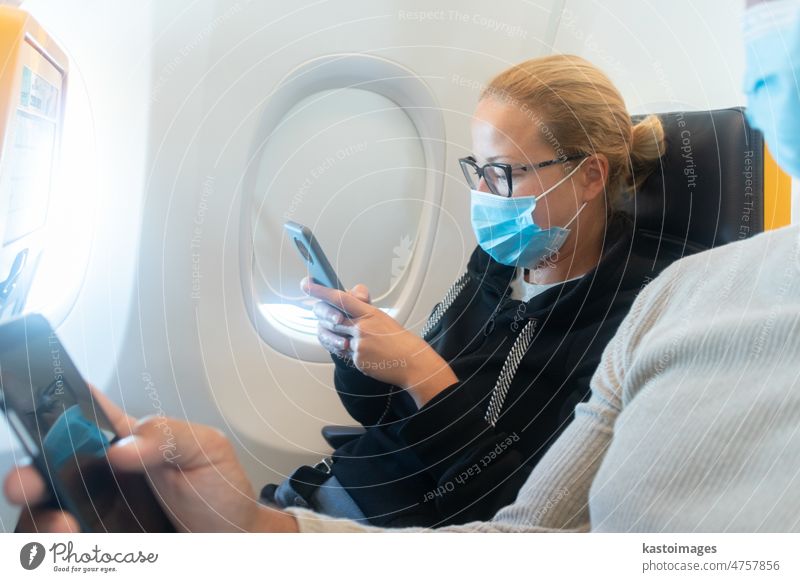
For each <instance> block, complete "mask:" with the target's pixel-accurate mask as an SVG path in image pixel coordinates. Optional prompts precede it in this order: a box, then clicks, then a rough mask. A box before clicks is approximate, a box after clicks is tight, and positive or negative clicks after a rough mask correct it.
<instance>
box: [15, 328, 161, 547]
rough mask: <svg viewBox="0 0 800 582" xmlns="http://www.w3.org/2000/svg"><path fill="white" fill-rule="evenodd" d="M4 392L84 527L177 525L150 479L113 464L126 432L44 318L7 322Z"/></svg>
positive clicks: (31, 449) (55, 488)
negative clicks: (119, 431) (113, 449)
mask: <svg viewBox="0 0 800 582" xmlns="http://www.w3.org/2000/svg"><path fill="white" fill-rule="evenodd" d="M0 393H1V394H0V396H2V400H3V401H4V408H5V410H6V415H7V417H8V419H9V422H10V424H11V426H12V427H13V428H14V430H15V432H16V433H17V434H18V436H19V437H20V440H21V441H22V443H23V445H24V446H25V448H26V449H27V450H28V453H29V454H30V455H31V457H32V458H33V459H34V461H35V463H36V465H37V468H38V469H39V471H40V472H41V473H42V476H43V477H44V479H45V482H46V483H48V485H50V489H51V491H52V492H53V494H54V498H55V499H54V500H55V502H56V504H57V505H59V506H61V507H63V508H64V509H66V510H68V511H70V512H71V513H73V514H74V515H75V517H76V518H77V519H78V521H79V523H80V524H81V528H82V529H84V530H85V531H170V528H171V526H170V525H169V521H168V520H167V518H166V516H165V515H164V514H163V512H162V510H161V508H160V506H159V505H158V503H157V501H156V499H155V497H154V496H153V494H152V491H151V490H150V489H149V486H148V485H147V483H146V480H145V479H144V477H143V476H142V475H140V474H133V473H122V472H119V471H117V472H114V471H112V470H111V467H110V465H109V463H108V461H107V458H106V455H105V453H106V449H107V448H108V446H109V445H110V444H112V443H113V442H114V441H116V440H117V438H118V437H117V435H116V433H115V432H114V428H113V426H112V425H111V422H110V421H109V419H108V417H107V416H106V415H105V414H104V413H103V411H102V409H101V408H100V405H99V403H97V402H96V401H95V400H94V399H93V398H92V394H91V392H90V391H89V388H88V386H87V385H86V383H85V382H84V381H83V378H81V376H80V374H79V373H78V371H77V369H76V368H75V366H74V364H73V363H72V360H71V359H70V358H69V356H68V355H67V353H66V351H65V350H64V348H63V346H62V345H61V342H60V341H59V340H58V337H56V335H55V333H54V332H53V331H52V330H51V328H50V326H49V324H47V322H46V321H45V320H44V318H41V317H40V316H28V317H26V318H24V319H22V320H18V321H15V322H11V323H9V324H6V325H4V326H2V327H0ZM153 528H156V529H153ZM164 528H167V529H164Z"/></svg>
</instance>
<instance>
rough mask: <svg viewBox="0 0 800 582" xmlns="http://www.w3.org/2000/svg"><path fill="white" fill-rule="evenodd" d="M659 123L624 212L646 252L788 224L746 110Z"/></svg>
mask: <svg viewBox="0 0 800 582" xmlns="http://www.w3.org/2000/svg"><path fill="white" fill-rule="evenodd" d="M659 117H660V118H661V121H662V124H663V126H664V133H665V139H666V151H665V154H664V156H663V157H662V158H661V167H660V168H658V169H656V171H655V172H653V174H651V175H650V176H649V177H648V179H647V180H646V181H645V182H644V184H643V185H642V186H641V188H640V189H639V191H638V192H637V193H636V195H635V196H629V197H628V199H627V200H626V201H625V203H624V205H623V208H622V209H623V210H624V211H625V212H627V213H629V214H630V215H631V216H633V217H634V220H635V225H636V226H635V228H636V236H638V237H640V240H642V242H643V244H645V248H647V245H648V243H649V244H650V245H651V248H652V254H653V257H659V258H660V257H665V256H666V257H669V258H670V259H671V260H676V259H678V258H680V257H682V256H686V255H690V254H693V253H696V252H700V251H703V250H707V249H710V248H712V247H715V246H719V245H722V244H726V243H729V242H733V241H736V240H740V239H743V238H747V237H750V236H753V235H755V234H758V233H760V232H763V231H764V230H765V229H766V228H773V227H775V226H780V225H781V224H783V223H785V224H788V216H779V214H780V212H778V211H779V210H780V209H782V208H783V209H785V208H788V206H787V205H786V204H784V203H783V202H788V199H789V195H790V193H789V192H788V189H787V182H786V180H783V181H781V183H780V184H778V183H777V182H776V183H774V184H773V183H771V182H770V184H769V186H770V187H769V188H766V189H765V176H766V175H767V174H769V175H770V176H773V177H774V176H778V175H779V174H782V172H781V171H780V170H779V169H778V167H777V165H775V162H774V161H773V160H772V158H771V157H770V156H769V154H768V153H767V152H766V151H765V150H764V140H763V137H762V135H761V133H760V132H759V131H757V130H755V129H753V128H751V127H750V126H749V125H748V123H747V120H746V118H745V116H744V109H743V108H729V109H717V110H711V111H691V112H689V111H678V112H671V113H664V114H661V115H659ZM640 118H641V117H639V116H637V117H634V121H636V120H637V119H640ZM767 182H769V180H767ZM778 185H781V188H777V186H778ZM770 198H772V201H771V204H769V203H770ZM778 198H780V199H781V200H778ZM782 201H783V202H782ZM765 206H768V207H769V208H771V209H772V211H771V212H767V211H765ZM784 214H785V213H784ZM363 433H364V428H363V427H360V426H335V425H329V426H324V427H323V428H322V436H323V438H324V439H325V441H326V442H327V443H328V444H329V445H330V446H331V447H332V448H333V449H337V448H338V447H340V446H342V445H343V444H345V443H346V442H348V441H349V440H351V439H353V438H355V437H358V436H360V435H362V434H363Z"/></svg>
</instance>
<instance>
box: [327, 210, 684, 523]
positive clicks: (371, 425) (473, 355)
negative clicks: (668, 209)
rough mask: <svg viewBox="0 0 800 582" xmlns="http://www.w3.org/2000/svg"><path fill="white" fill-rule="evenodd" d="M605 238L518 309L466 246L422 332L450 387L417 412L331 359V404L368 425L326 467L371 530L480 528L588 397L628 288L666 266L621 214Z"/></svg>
mask: <svg viewBox="0 0 800 582" xmlns="http://www.w3.org/2000/svg"><path fill="white" fill-rule="evenodd" d="M605 240H606V242H605V245H604V253H603V257H602V259H601V261H600V263H599V264H598V265H597V267H595V269H594V270H592V271H591V272H589V273H587V274H586V275H584V276H583V277H582V278H581V279H579V280H577V281H571V282H568V283H563V284H560V285H556V286H555V287H552V288H550V289H548V290H547V291H545V292H544V293H541V294H539V295H538V296H536V297H533V298H532V299H531V300H530V301H528V302H527V303H524V302H521V301H517V300H513V299H511V298H510V294H511V289H510V287H509V285H510V283H511V281H512V280H513V278H514V275H515V271H516V270H515V268H513V267H507V266H504V265H501V264H499V263H497V262H495V261H494V260H492V259H491V258H490V257H489V256H488V255H487V254H486V253H485V252H484V251H483V250H482V249H481V248H480V247H478V248H476V249H475V251H474V252H473V254H472V257H471V258H470V261H469V264H468V268H467V273H466V274H465V276H464V277H462V279H461V286H462V287H463V288H461V290H460V292H458V294H457V297H456V299H455V301H454V302H453V303H452V305H451V306H450V307H449V309H447V311H446V312H445V313H444V316H443V317H442V318H441V319H440V321H439V322H438V324H437V325H436V326H435V327H434V328H433V329H431V330H430V332H429V333H428V334H426V336H425V337H426V339H428V341H429V343H430V344H431V346H433V348H434V349H435V350H436V351H437V352H438V353H439V354H440V355H441V356H442V357H443V358H444V359H445V360H447V362H448V363H449V364H450V366H451V367H452V369H453V371H454V372H455V374H456V376H457V377H458V378H459V382H458V383H456V384H453V385H452V386H450V387H448V388H447V389H445V390H444V391H443V392H441V393H440V394H438V395H437V396H436V397H435V398H433V399H432V400H431V401H430V402H428V403H427V404H426V405H425V406H423V407H422V408H421V409H419V410H417V407H416V405H415V404H414V402H413V401H412V399H411V397H410V396H409V395H408V394H407V393H405V392H404V391H402V390H400V389H399V388H397V387H394V386H390V385H388V384H385V383H382V382H380V381H377V380H374V379H372V378H370V377H368V376H365V375H364V374H362V373H361V372H360V371H358V370H357V369H355V368H353V367H352V364H350V365H349V366H348V364H347V363H346V362H345V361H344V360H341V359H340V358H337V357H335V356H334V357H333V359H334V362H335V363H336V369H335V377H334V379H335V384H336V389H337V391H338V393H339V396H340V397H341V400H342V402H343V403H344V405H345V407H346V408H347V410H348V412H349V413H350V414H351V415H352V417H353V418H354V419H355V420H357V421H358V422H359V423H361V424H362V425H363V426H364V427H365V428H367V431H366V433H365V434H364V435H363V436H360V437H358V438H356V439H354V440H352V441H350V442H348V443H346V444H345V445H343V446H341V447H340V448H339V449H337V450H336V452H335V453H334V455H333V457H334V463H333V472H334V474H335V475H336V477H337V479H338V480H339V482H340V483H341V484H342V486H344V487H345V488H346V489H347V491H348V492H349V493H350V495H351V496H352V497H353V499H354V500H355V501H356V503H357V504H358V505H359V507H360V508H361V510H362V511H363V512H364V514H365V516H366V517H367V518H368V519H369V521H370V523H372V524H374V525H379V526H387V527H402V526H409V525H419V526H437V525H444V524H453V523H465V522H468V521H473V520H487V519H490V518H491V517H492V516H493V515H494V514H495V513H496V512H497V510H498V509H500V508H501V507H503V506H505V505H508V504H510V503H511V502H513V501H514V499H515V498H516V495H517V492H518V490H519V489H520V487H521V486H522V484H523V483H524V482H525V480H526V478H527V477H528V475H529V473H530V471H531V469H532V468H533V466H534V465H535V464H536V463H537V462H538V460H539V459H540V458H541V457H542V455H543V454H544V452H545V451H546V450H547V448H548V447H549V446H550V445H551V444H552V442H553V441H554V439H555V438H556V437H557V436H558V435H559V434H560V433H561V431H562V430H563V429H564V428H565V426H566V425H567V423H568V422H569V420H570V419H571V417H572V412H573V409H574V407H575V405H576V404H577V403H578V402H580V401H581V400H583V399H585V398H586V397H587V396H588V393H589V380H590V378H591V377H592V375H593V373H594V371H595V369H596V368H597V366H598V363H599V361H600V356H601V353H602V351H603V349H604V347H605V345H606V344H607V343H608V342H609V340H610V339H611V338H612V337H613V335H614V333H615V332H616V329H617V327H618V326H619V324H620V322H621V321H622V319H623V318H624V317H625V315H626V313H627V312H628V310H629V308H630V307H631V304H632V303H633V300H634V298H635V297H636V295H637V293H638V292H639V290H640V289H641V288H643V287H644V285H645V284H646V283H647V282H649V281H650V280H651V279H652V278H654V277H655V276H656V275H657V274H658V272H660V271H661V270H662V269H663V268H664V267H666V266H667V264H669V262H670V261H671V260H672V259H674V258H677V257H662V258H659V259H658V260H656V259H655V258H654V257H655V256H656V251H655V249H654V248H653V245H652V244H651V243H650V242H648V241H646V240H644V239H642V237H641V236H640V235H638V234H637V235H636V236H635V237H634V236H633V228H632V224H631V221H630V219H628V218H627V216H625V215H620V214H617V215H614V216H613V217H612V218H611V220H610V221H609V226H608V228H607V232H606V239H605ZM435 311H436V309H434V313H435ZM522 333H525V334H526V337H525V338H520V340H519V342H518V343H520V344H521V345H519V346H518V347H516V348H515V349H514V350H512V346H513V345H514V343H515V341H517V339H518V336H520V334H522ZM525 345H527V349H526V350H525V351H524V352H523V350H524V349H525ZM510 352H512V353H511V354H510ZM513 352H517V353H516V354H515V353H513ZM520 358H521V360H520ZM507 360H508V361H507ZM517 360H518V361H519V365H518V367H517V369H516V371H515V370H514V365H513V364H514V363H515V362H516V361H517ZM504 366H505V368H506V369H505V370H504V372H503V373H504V374H505V375H506V376H508V377H509V379H512V378H513V379H512V380H511V382H510V384H509V386H508V390H507V395H506V397H505V400H504V402H503V403H502V406H498V402H499V400H501V399H502V398H501V397H500V396H501V395H499V394H498V395H495V396H494V400H495V401H494V403H493V404H492V405H491V406H492V410H493V411H494V412H495V416H496V423H495V424H494V425H493V424H492V422H490V421H487V409H489V408H490V400H491V399H492V394H493V392H494V391H495V386H496V384H497V383H498V377H499V376H500V375H501V370H502V369H503V368H504ZM514 372H515V373H514ZM501 391H502V390H501Z"/></svg>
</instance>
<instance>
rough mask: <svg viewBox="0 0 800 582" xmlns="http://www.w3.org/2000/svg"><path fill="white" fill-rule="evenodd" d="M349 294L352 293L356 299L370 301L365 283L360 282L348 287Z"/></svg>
mask: <svg viewBox="0 0 800 582" xmlns="http://www.w3.org/2000/svg"><path fill="white" fill-rule="evenodd" d="M350 295H353V296H354V297H355V298H356V299H359V300H360V301H363V302H364V303H371V299H370V297H369V289H368V288H367V286H366V285H362V284H361V283H359V284H358V285H356V286H355V287H353V288H352V289H350Z"/></svg>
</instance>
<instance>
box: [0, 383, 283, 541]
mask: <svg viewBox="0 0 800 582" xmlns="http://www.w3.org/2000/svg"><path fill="white" fill-rule="evenodd" d="M92 392H93V394H94V398H95V399H96V401H97V402H99V403H100V406H101V407H102V409H103V410H104V411H105V412H106V414H107V415H108V417H109V419H110V420H111V422H112V423H113V425H114V428H115V430H116V431H117V433H118V434H119V435H120V436H127V437H128V438H124V439H122V440H120V441H119V442H117V443H116V444H114V445H113V446H112V447H111V448H109V450H108V459H109V461H110V463H111V465H112V466H113V467H114V468H115V469H119V470H123V471H132V472H140V473H145V474H146V475H147V477H148V479H149V481H150V483H151V487H152V488H153V490H154V492H155V497H156V498H157V499H159V503H161V505H162V506H163V507H164V508H165V511H166V513H167V515H169V516H170V518H171V519H172V521H173V523H174V525H175V527H176V528H177V529H178V531H199V532H231V531H282V532H290V531H297V522H296V521H295V519H294V518H293V517H292V516H290V515H288V514H286V513H283V512H281V511H278V510H276V509H272V508H268V507H265V506H263V505H260V504H259V503H258V502H257V501H256V498H255V494H254V492H253V488H252V485H251V484H250V482H249V481H248V479H247V477H246V475H245V472H244V469H243V468H242V466H241V465H240V464H239V461H238V459H237V458H236V453H235V451H234V449H233V446H232V445H231V443H230V441H229V440H228V439H227V438H226V437H225V436H224V435H223V434H222V433H221V432H220V431H218V430H217V429H214V428H211V427H208V426H203V425H198V424H190V423H187V422H182V421H179V420H175V419H171V418H164V417H156V416H150V417H147V418H143V419H142V420H140V421H138V422H137V421H136V420H135V419H133V418H131V417H130V416H128V415H126V414H125V413H124V412H123V411H122V410H121V409H120V408H118V407H117V406H115V405H114V404H113V403H112V402H111V401H110V400H109V399H108V398H106V397H105V395H104V394H102V393H101V392H100V391H98V390H96V389H93V390H92ZM167 453H168V454H167ZM4 491H5V495H6V497H7V498H8V500H9V501H11V503H13V504H15V505H21V506H24V507H26V508H27V509H28V511H23V516H22V519H21V522H20V528H21V529H22V530H24V531H38V532H77V531H79V527H78V523H77V521H76V520H75V518H74V517H73V516H72V515H70V514H68V513H67V512H64V511H59V510H51V509H41V508H37V507H36V505H37V504H39V503H41V502H42V500H43V499H44V497H45V495H46V493H47V491H46V487H45V484H44V481H43V480H42V478H41V476H40V475H39V473H38V471H37V470H36V469H34V468H33V467H32V466H25V467H19V468H17V469H15V470H12V471H11V472H10V473H9V474H8V475H7V476H6V478H5V484H4Z"/></svg>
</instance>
